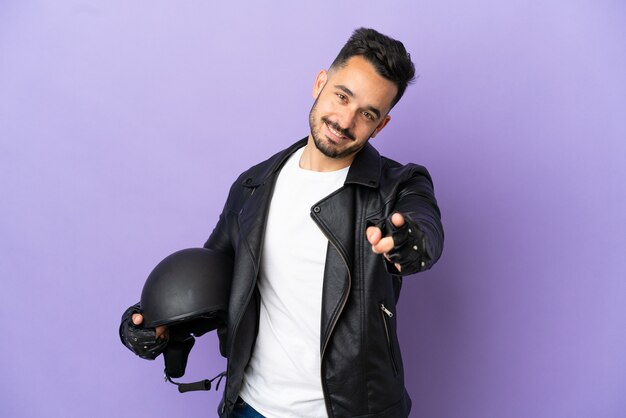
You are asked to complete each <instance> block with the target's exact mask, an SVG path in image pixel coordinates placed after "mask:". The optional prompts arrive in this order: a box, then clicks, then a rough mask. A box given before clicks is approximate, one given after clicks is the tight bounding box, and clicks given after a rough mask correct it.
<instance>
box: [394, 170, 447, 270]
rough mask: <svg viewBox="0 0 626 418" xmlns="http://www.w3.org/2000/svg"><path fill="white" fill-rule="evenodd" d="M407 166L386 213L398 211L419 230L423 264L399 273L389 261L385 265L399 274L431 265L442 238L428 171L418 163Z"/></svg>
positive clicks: (439, 218) (438, 211) (425, 268)
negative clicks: (390, 207)
mask: <svg viewBox="0 0 626 418" xmlns="http://www.w3.org/2000/svg"><path fill="white" fill-rule="evenodd" d="M409 166H410V167H411V168H412V169H411V170H410V172H411V175H410V176H408V178H407V179H406V180H405V181H403V182H401V183H400V185H399V188H398V189H397V190H396V199H395V204H394V205H393V210H392V212H391V213H390V216H391V214H393V213H395V212H399V213H400V214H402V215H403V216H404V217H405V219H408V221H409V223H410V224H413V225H414V226H416V227H417V228H418V229H419V240H420V243H419V247H420V251H421V252H422V253H423V254H422V261H423V263H422V264H421V265H420V266H419V267H417V268H414V269H412V270H408V271H402V272H398V271H397V270H396V268H395V266H394V265H393V264H391V263H388V264H387V269H388V270H390V272H391V273H394V274H401V275H403V276H406V275H409V274H413V273H417V272H419V271H423V270H428V269H429V268H431V267H432V266H433V265H434V264H435V263H436V262H437V260H438V259H439V257H440V256H441V253H442V251H443V241H444V233H443V226H442V224H441V212H440V210H439V207H438V206H437V200H436V199H435V193H434V187H433V182H432V179H431V177H430V174H429V173H428V171H427V170H426V169H425V168H424V167H422V166H418V165H415V164H411V165H409Z"/></svg>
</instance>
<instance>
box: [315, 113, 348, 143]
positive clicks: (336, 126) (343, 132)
mask: <svg viewBox="0 0 626 418" xmlns="http://www.w3.org/2000/svg"><path fill="white" fill-rule="evenodd" d="M322 122H324V123H325V124H327V125H328V126H330V127H331V128H333V129H334V130H336V131H337V132H339V133H341V135H343V136H345V137H346V138H350V139H351V140H353V141H354V140H355V138H354V135H352V133H350V131H349V130H347V129H346V128H342V127H341V126H339V124H338V123H337V122H333V121H331V120H330V119H328V118H327V117H326V116H322Z"/></svg>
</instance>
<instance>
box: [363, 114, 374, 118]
mask: <svg viewBox="0 0 626 418" xmlns="http://www.w3.org/2000/svg"><path fill="white" fill-rule="evenodd" d="M363 116H365V117H366V118H367V119H369V120H374V115H372V114H371V113H370V112H363Z"/></svg>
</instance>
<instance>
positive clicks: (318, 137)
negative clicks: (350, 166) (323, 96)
mask: <svg viewBox="0 0 626 418" xmlns="http://www.w3.org/2000/svg"><path fill="white" fill-rule="evenodd" d="M318 121H320V122H321V123H322V124H324V123H327V124H329V125H331V126H332V127H333V129H335V130H337V131H339V132H341V133H342V134H343V135H345V136H346V137H348V138H350V139H351V140H353V141H354V140H355V138H354V135H352V134H351V133H350V132H349V131H347V130H346V129H342V128H341V127H340V126H339V125H337V124H336V123H334V122H331V121H330V120H328V119H327V118H326V117H325V116H323V117H321V118H318V117H317V99H315V102H314V103H313V106H312V107H311V111H310V112H309V128H310V130H311V136H312V137H313V143H314V144H315V147H316V148H317V149H318V150H319V151H320V152H321V153H322V154H324V155H325V156H326V157H328V158H334V159H341V158H345V157H347V156H349V155H352V154H356V153H357V152H359V151H360V150H361V148H363V147H364V146H365V144H367V141H365V142H363V143H362V144H360V145H354V146H348V147H346V148H344V149H337V148H335V147H334V146H333V145H332V144H330V143H328V142H326V141H323V140H322V134H321V133H320V132H319V131H318V130H316V129H315V128H314V126H315V123H316V122H318Z"/></svg>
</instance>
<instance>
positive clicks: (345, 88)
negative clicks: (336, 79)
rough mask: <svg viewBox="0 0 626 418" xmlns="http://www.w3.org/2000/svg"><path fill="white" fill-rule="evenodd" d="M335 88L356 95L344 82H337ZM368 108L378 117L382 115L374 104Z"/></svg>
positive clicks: (351, 95) (352, 95) (349, 94)
mask: <svg viewBox="0 0 626 418" xmlns="http://www.w3.org/2000/svg"><path fill="white" fill-rule="evenodd" d="M335 88H338V89H339V90H341V91H343V92H344V93H346V94H347V95H348V96H350V97H354V93H353V92H352V90H350V89H349V88H347V87H346V86H344V85H343V84H336V85H335ZM366 109H367V110H369V111H370V112H372V113H374V114H375V115H376V119H380V115H381V113H380V110H378V109H376V108H375V107H374V106H367V107H366Z"/></svg>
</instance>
